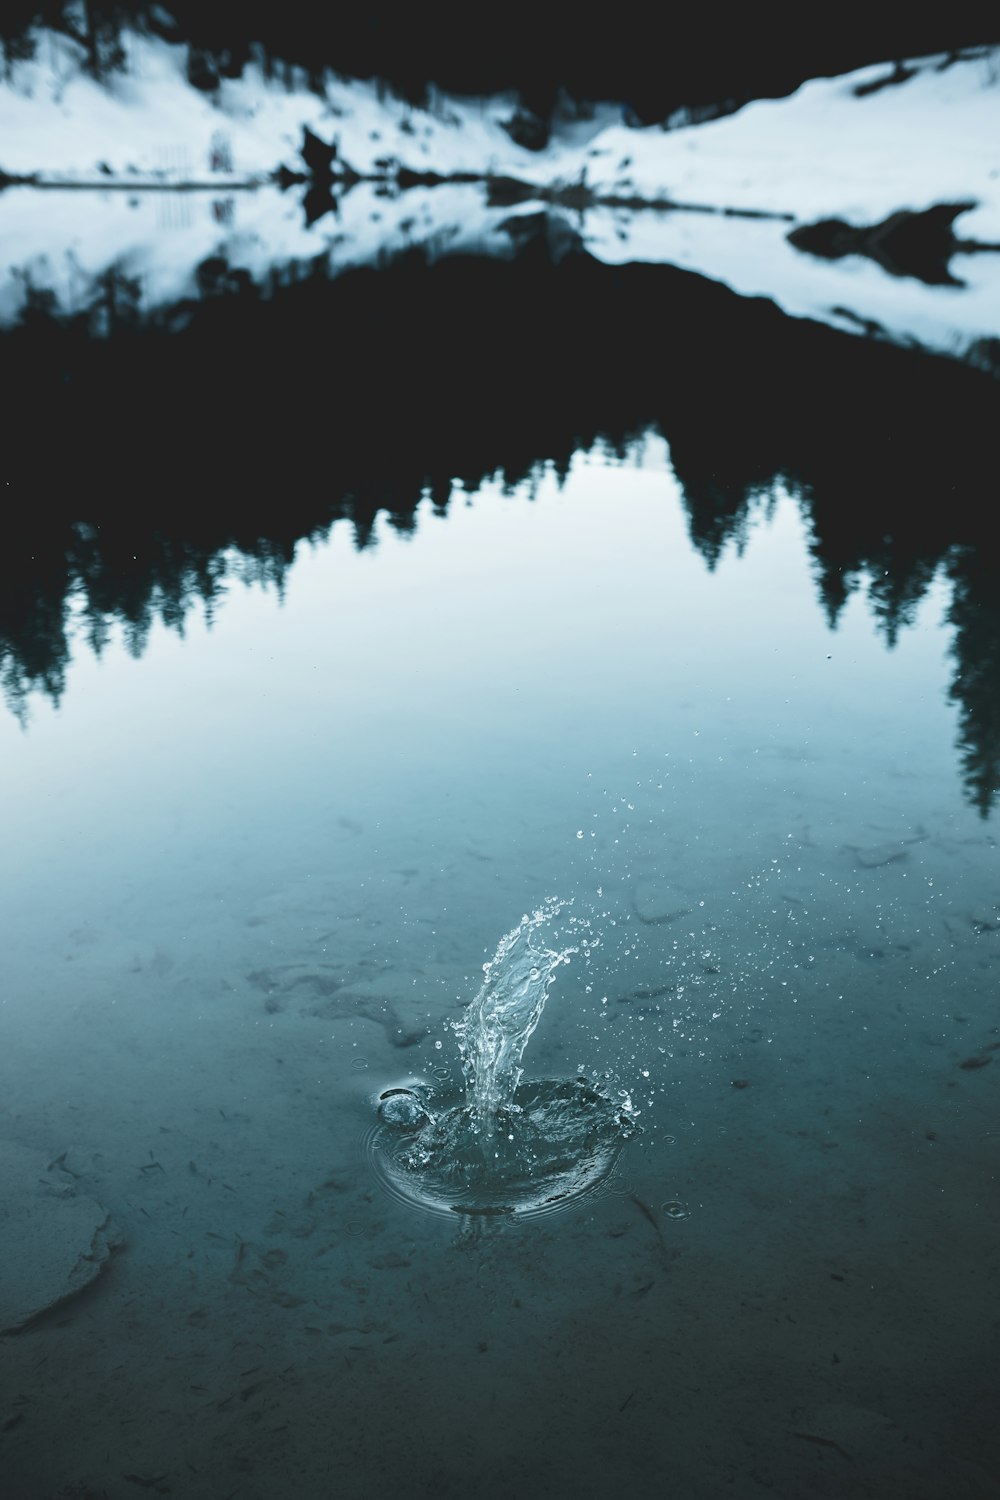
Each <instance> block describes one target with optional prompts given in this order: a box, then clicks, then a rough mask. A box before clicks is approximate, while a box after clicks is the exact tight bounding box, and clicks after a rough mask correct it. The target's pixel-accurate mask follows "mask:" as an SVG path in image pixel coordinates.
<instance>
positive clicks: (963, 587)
mask: <svg viewBox="0 0 1000 1500" xmlns="http://www.w3.org/2000/svg"><path fill="white" fill-rule="evenodd" d="M948 572H949V574H950V576H951V580H952V588H953V592H952V602H951V609H950V611H949V615H948V618H949V621H950V623H951V624H952V625H953V626H954V629H955V635H954V640H953V642H952V647H951V655H952V656H953V657H954V660H955V667H956V671H955V676H954V678H953V680H952V685H951V688H950V690H949V694H948V696H949V699H950V701H951V702H952V703H955V704H957V705H958V748H959V756H960V760H961V766H962V779H963V781H964V783H965V789H966V793H967V795H968V797H969V800H970V801H971V802H972V803H973V804H974V806H976V807H977V808H978V809H979V812H980V815H981V816H982V817H984V818H985V817H987V816H988V815H989V812H990V809H991V808H992V806H993V804H994V801H995V799H996V796H997V793H998V792H1000V569H998V567H997V562H996V557H995V555H992V556H989V557H988V556H986V555H985V550H984V549H977V548H974V547H962V548H958V549H956V550H955V551H954V552H953V554H952V556H951V558H950V559H949V563H948Z"/></svg>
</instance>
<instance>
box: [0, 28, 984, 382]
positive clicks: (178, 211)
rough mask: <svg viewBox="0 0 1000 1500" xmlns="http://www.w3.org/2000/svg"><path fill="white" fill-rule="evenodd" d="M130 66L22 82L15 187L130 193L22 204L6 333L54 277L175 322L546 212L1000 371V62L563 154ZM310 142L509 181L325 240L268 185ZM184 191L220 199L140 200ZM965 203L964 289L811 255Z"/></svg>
mask: <svg viewBox="0 0 1000 1500" xmlns="http://www.w3.org/2000/svg"><path fill="white" fill-rule="evenodd" d="M127 50H128V55H129V72H128V73H127V74H125V75H122V76H119V77H116V78H115V79H114V81H113V82H111V83H110V84H108V85H107V86H105V85H99V84H97V83H95V82H94V81H93V80H92V79H90V78H89V77H88V76H87V75H86V74H85V73H84V72H83V71H82V67H81V63H82V53H81V49H80V48H78V47H77V46H76V45H75V44H73V43H72V42H69V41H68V40H67V39H66V38H65V37H59V36H56V35H55V34H54V33H48V32H46V33H41V34H40V36H39V47H38V51H37V54H36V57H35V58H34V59H33V60H32V61H31V62H29V63H20V64H17V65H16V66H15V67H14V69H13V71H12V76H11V78H10V80H9V81H8V82H7V83H5V84H3V85H0V171H6V172H7V173H8V174H10V175H21V176H30V175H37V176H38V177H39V178H40V179H42V180H43V181H45V182H47V183H49V184H52V183H54V182H57V181H61V182H64V183H75V184H77V185H79V184H82V183H88V182H89V183H93V184H95V185H96V184H100V185H101V187H102V188H104V189H105V191H103V192H101V193H100V194H91V193H80V192H68V191H60V190H58V189H56V188H55V187H52V186H49V187H46V188H45V189H44V190H39V189H37V188H30V187H16V188H8V189H7V190H6V191H5V192H2V193H0V247H2V253H0V320H2V321H8V322H9V321H10V320H12V319H13V318H16V317H17V316H18V314H19V310H20V308H21V307H22V306H23V304H24V300H25V297H26V294H27V288H28V285H29V283H30V285H33V286H35V287H40V288H46V289H49V290H51V291H52V292H53V294H54V295H55V298H56V301H57V304H58V306H60V307H62V308H64V309H66V310H71V309H73V308H74V307H79V306H81V305H84V304H85V301H86V296H87V290H86V289H87V284H88V282H91V281H93V280H94V279H95V278H96V277H97V276H99V275H100V274H101V273H102V271H103V270H105V269H107V268H108V267H109V266H111V265H117V266H119V267H120V268H121V269H123V270H124V271H125V272H126V273H127V274H130V275H133V276H135V277H136V278H137V279H138V280H139V281H141V284H142V299H143V305H144V306H146V307H147V308H153V307H157V306H161V305H164V304H166V303H168V302H169V301H170V300H172V299H177V298H178V297H181V296H185V295H188V294H190V293H191V291H192V290H193V288H194V287H195V271H196V268H197V266H198V264H199V263H200V262H201V261H203V260H205V259H206V258H207V257H209V256H220V257H221V258H223V259H225V260H226V261H227V262H228V263H229V264H231V265H236V266H241V267H244V268H245V269H247V270H248V271H249V272H250V274H251V275H253V276H254V277H255V278H257V279H262V278H263V276H264V274H265V273H266V272H269V271H271V270H272V269H273V268H276V267H277V268H281V267H285V268H288V269H289V271H291V268H293V267H294V266H295V265H296V264H299V263H306V262H312V261H315V260H316V259H317V257H323V258H324V260H325V262H326V264H327V266H328V267H329V269H330V271H331V272H332V273H335V272H336V271H337V270H338V269H340V268H342V267H343V266H346V265H353V264H358V263H359V262H363V261H366V260H375V259H376V258H377V257H379V256H384V255H385V254H386V253H390V254H391V253H395V252H397V251H399V250H403V249H405V248H408V247H409V246H412V245H413V244H415V243H421V244H424V245H426V246H428V247H429V248H430V250H431V251H432V252H433V253H438V252H442V251H446V250H447V249H449V248H458V247H462V248H466V249H470V248H475V249H477V250H480V251H482V252H484V253H490V254H506V253H510V249H511V244H512V239H511V234H510V233H509V231H508V230H507V229H505V228H504V227H503V226H504V224H505V223H506V222H507V221H508V220H509V219H510V218H511V216H512V214H515V213H523V212H528V211H534V210H537V209H538V208H539V207H540V206H541V205H542V204H543V203H544V204H546V205H547V207H548V211H549V212H550V213H551V214H552V215H553V216H555V217H557V218H561V219H563V220H565V222H566V224H567V226H568V227H569V228H571V229H572V232H573V234H574V235H576V236H578V237H579V238H580V240H581V241H582V243H583V244H584V245H585V246H586V248H587V249H588V250H589V251H590V252H591V253H592V254H593V255H595V256H596V257H597V258H599V259H601V260H605V261H609V262H613V263H625V262H630V261H654V262H664V263H670V264H675V265H679V266H682V267H686V268H689V269H691V270H694V271H697V272H700V273H701V274H703V275H705V276H709V277H711V278H713V279H716V280H719V281H723V282H725V283H726V284H727V285H729V286H730V287H732V288H733V289H734V290H736V291H738V292H740V293H743V294H745V295H750V296H764V297H769V298H771V299H772V300H774V301H775V302H776V303H777V304H778V305H779V306H780V307H782V308H783V309H784V310H785V311H786V312H788V313H790V314H792V315H794V316H807V317H811V318H816V319H820V320H822V321H826V322H830V323H833V324H835V325H837V326H839V327H842V328H844V329H847V330H850V331H852V332H865V333H869V334H872V333H875V334H878V335H881V336H883V337H887V338H891V339H894V340H897V341H901V342H910V343H915V344H919V345H921V346H923V347H926V348H929V349H933V350H936V351H939V352H942V353H947V354H949V355H952V356H957V357H962V358H971V359H973V360H974V361H976V362H979V363H982V364H990V363H991V360H992V359H993V356H992V355H991V354H990V341H996V340H1000V254H998V253H997V252H996V251H995V250H994V251H990V250H987V249H984V248H981V247H983V246H984V245H997V244H1000V49H994V50H992V51H987V50H980V51H978V52H975V53H970V54H966V55H963V56H961V57H959V58H943V57H938V58H925V59H920V60H918V61H915V62H910V63H907V64H906V65H905V67H903V68H902V69H895V68H894V67H891V66H889V65H885V66H882V67H873V68H866V69H863V70H860V71H859V72H856V73H853V74H850V75H848V76H845V77H841V78H834V79H816V80H814V81H812V82H810V83H807V84H805V85H804V86H803V87H802V88H801V89H799V90H798V91H797V92H796V93H795V94H793V95H792V96H791V97H789V98H787V99H780V100H762V101H758V102H756V103H754V104H750V105H747V106H746V107H745V108H744V109H742V110H741V111H739V112H738V113H737V114H735V115H729V116H726V117H725V118H722V119H719V120H714V121H711V122H709V123H706V124H702V125H697V126H690V127H686V128H684V129H679V130H672V131H666V130H662V129H659V128H647V129H629V128H627V127H626V126H625V125H623V124H622V123H621V122H620V111H617V110H615V109H614V108H613V107H611V106H607V107H606V108H604V109H603V110H602V111H598V112H597V114H596V115H595V117H594V118H593V119H591V120H590V121H587V122H583V121H580V122H576V123H573V124H568V123H567V124H566V125H565V126H564V127H563V128H562V129H561V130H560V131H559V132H557V134H556V136H555V137H554V138H553V140H552V142H551V143H550V145H549V146H548V147H547V148H546V149H545V150H544V151H542V152H540V153H532V152H529V151H526V150H524V149H523V148H521V147H519V146H517V145H515V144H514V142H513V141H512V140H511V138H510V136H509V134H508V132H507V131H506V130H505V129H504V124H503V122H504V121H505V120H509V118H510V116H511V114H512V113H513V111H514V109H515V107H516V102H515V101H514V100H512V99H509V98H507V99H503V98H500V99H494V100H487V101H471V100H455V99H446V98H443V97H442V98H438V99H437V100H436V101H435V102H434V105H433V107H432V108H431V109H429V110H417V109H413V108H412V107H410V106H409V105H407V104H406V103H404V102H403V101H401V100H399V99H396V98H394V97H392V96H391V95H388V94H386V93H385V92H384V91H381V90H380V89H379V88H378V87H377V86H375V85H373V84H365V83H359V82H357V81H350V80H342V79H337V78H335V77H333V76H332V75H331V76H329V77H328V78H327V79H326V81H325V85H324V91H323V93H322V94H317V93H315V92H312V91H310V90H309V89H308V88H307V87H306V84H305V80H304V79H302V78H297V77H295V76H293V77H292V78H291V86H290V87H286V85H285V83H284V82H282V83H280V84H279V83H277V82H275V81H274V80H269V79H267V78H265V77H264V74H263V72H262V71H261V69H259V68H257V67H254V66H251V67H249V68H248V69H247V70H246V71H245V73H244V75H243V77H242V78H240V79H239V80H236V81H227V82H224V83H223V85H222V86H221V87H220V90H219V92H218V95H217V96H208V95H205V94H203V93H200V92H199V91H197V90H196V89H194V88H192V87H191V85H190V84H189V83H188V81H187V78H186V74H185V55H184V50H183V48H181V47H178V46H172V45H170V44H168V43H167V42H165V41H162V40H161V39H158V38H152V37H147V36H137V35H132V36H130V37H128V38H127ZM304 127H308V128H309V129H310V130H312V131H313V132H314V133H315V134H317V135H318V136H320V137H321V138H322V139H323V140H325V141H327V142H331V143H332V142H334V141H336V143H337V145H338V150H339V154H340V158H341V160H343V161H345V162H347V163H349V164H350V166H351V167H352V168H353V169H354V171H356V172H359V173H362V174H372V175H373V176H379V175H380V176H382V177H384V176H386V175H387V174H388V175H389V176H392V175H393V173H394V172H395V171H396V170H397V169H405V170H407V171H409V172H411V173H414V172H415V173H425V174H437V175H439V176H442V177H450V176H455V175H459V174H466V175H473V176H479V177H481V178H482V179H483V180H484V186H476V185H474V184H468V183H463V184H459V183H448V184H446V185H445V186H442V187H437V188H419V189H410V190H408V191H407V192H404V193H402V194H401V195H398V196H392V195H386V194H385V193H384V192H382V191H380V190H379V189H377V188H376V187H375V186H374V185H373V184H370V183H360V184H358V185H357V186H355V187H353V188H351V189H350V191H348V192H346V193H345V194H343V195H342V196H341V197H340V201H339V204H338V206H337V209H336V212H335V213H334V212H329V213H325V214H324V215H323V216H322V217H320V218H318V219H317V220H316V221H315V222H311V223H307V220H306V215H305V214H304V212H303V207H302V202H301V200H302V196H303V195H302V193H301V192H300V191H298V190H296V191H295V192H291V193H286V194H280V193H278V192H277V191H276V190H275V189H274V188H273V187H270V186H263V185H262V184H263V183H264V181H265V179H266V178H267V177H269V176H270V175H271V174H272V173H273V172H274V171H275V170H276V169H277V168H279V167H282V166H284V167H286V168H288V167H291V168H295V167H299V168H301V166H302V160H301V156H300V148H301V144H302V132H303V128H304ZM496 178H507V179H513V180H514V181H516V182H519V183H521V184H522V185H523V193H524V201H523V202H522V203H521V204H520V205H519V206H518V208H517V209H515V210H512V209H510V208H506V209H500V208H496V207H491V206H490V203H489V200H488V196H487V192H486V187H485V182H486V181H487V180H488V179H496ZM180 181H184V182H186V183H188V184H191V183H192V182H193V183H200V184H203V185H204V186H205V187H206V189H207V188H209V187H210V188H211V189H212V191H211V192H205V193H199V192H187V193H185V194H183V195H181V194H170V193H157V194H149V193H144V192H142V191H141V189H142V187H143V185H144V184H145V185H151V184H154V183H155V184H157V185H159V186H163V187H165V186H168V185H169V184H171V183H177V182H180ZM238 186H240V187H242V190H241V191H236V189H237V187H238ZM126 188H128V189H130V191H123V189H126ZM570 201H572V203H573V204H574V205H575V206H574V207H572V208H571V207H569V206H568V204H569V202H570ZM959 202H962V203H966V204H970V205H972V206H971V207H969V208H967V209H966V210H965V211H964V212H962V213H961V214H960V215H959V216H958V218H957V219H956V221H955V225H954V232H955V235H956V237H957V241H958V244H957V245H956V246H955V253H954V254H953V255H952V257H951V260H950V266H949V270H950V274H951V277H952V282H951V284H939V285H929V284H926V283H925V282H924V281H921V280H919V279H917V278H916V277H915V276H914V275H907V274H902V275H891V274H889V273H888V271H887V270H886V269H884V268H883V266H882V265H881V264H879V263H878V262H877V261H876V260H875V259H872V258H869V257H866V256H864V255H861V254H848V255H845V256H842V258H840V259H821V258H819V257H818V256H816V255H812V254H808V253H805V252H804V251H802V250H800V249H797V248H795V247H794V246H793V245H792V244H791V243H790V242H789V239H788V235H789V231H791V230H793V229H795V228H797V227H800V226H802V225H808V224H811V223H813V222H815V221H816V220H818V219H822V218H837V219H841V220H843V221H845V222H846V223H848V224H852V225H855V226H857V227H859V228H861V227H865V226H871V225H874V224H877V223H878V222H880V221H881V220H884V219H885V218H886V217H887V216H888V215H890V214H893V213H895V212H897V211H899V210H912V211H922V210H924V209H928V208H931V207H933V206H934V205H935V204H941V203H959ZM681 205H683V206H681ZM755 215H756V216H755ZM973 244H977V245H978V246H979V247H980V248H978V249H973V248H972V247H973ZM903 269H904V270H905V269H906V268H905V267H904V268H903ZM984 350H985V354H984Z"/></svg>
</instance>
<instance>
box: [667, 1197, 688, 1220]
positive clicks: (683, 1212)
mask: <svg viewBox="0 0 1000 1500" xmlns="http://www.w3.org/2000/svg"><path fill="white" fill-rule="evenodd" d="M660 1208H661V1210H662V1212H663V1213H665V1214H666V1216H667V1218H668V1219H686V1218H687V1216H688V1214H689V1213H690V1212H691V1210H690V1209H689V1208H688V1206H687V1204H686V1203H682V1202H681V1200H680V1199H679V1198H668V1199H667V1201H666V1203H661V1204H660Z"/></svg>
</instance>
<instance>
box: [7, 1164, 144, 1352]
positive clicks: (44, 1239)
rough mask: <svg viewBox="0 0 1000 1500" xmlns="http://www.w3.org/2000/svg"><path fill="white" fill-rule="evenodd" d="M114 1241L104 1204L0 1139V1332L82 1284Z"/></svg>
mask: <svg viewBox="0 0 1000 1500" xmlns="http://www.w3.org/2000/svg"><path fill="white" fill-rule="evenodd" d="M118 1243H120V1235H119V1234H118V1232H117V1230H116V1229H115V1228H114V1226H113V1225H112V1223H111V1219H110V1217H109V1215H108V1211H107V1209H106V1208H104V1207H102V1205H101V1204H100V1203H98V1202H96V1201H95V1199H93V1198H89V1197H88V1196H87V1195H86V1194H85V1193H81V1192H78V1191H77V1189H76V1187H75V1185H74V1183H73V1181H72V1179H71V1178H70V1177H68V1176H67V1174H66V1173H64V1172H62V1171H60V1170H58V1169H57V1168H54V1167H53V1169H51V1170H50V1168H49V1164H48V1162H47V1160H46V1158H45V1157H44V1156H42V1155H41V1154H40V1153H39V1152H37V1151H30V1150H28V1149H27V1148H26V1147H24V1146H18V1145H15V1144H14V1143H13V1142H10V1141H0V1266H2V1267H3V1275H2V1277H0V1333H14V1332H16V1330H17V1329H19V1328H23V1327H24V1326H25V1325H26V1324H27V1323H30V1322H31V1320H32V1319H33V1318H37V1317H38V1315H39V1314H40V1313H43V1312H46V1311H47V1310H48V1309H49V1308H50V1307H55V1306H57V1305H58V1304H59V1303H60V1302H65V1301H66V1299H67V1297H73V1296H75V1295H76V1293H77V1292H81V1291H83V1289H84V1287H86V1286H89V1285H90V1283H91V1282H92V1281H93V1280H94V1279H95V1277H97V1276H99V1275H100V1273H101V1271H102V1269H103V1267H104V1264H105V1262H106V1261H107V1259H108V1256H109V1255H110V1254H111V1251H112V1250H113V1249H114V1247H115V1246H116V1245H117V1244H118Z"/></svg>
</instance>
